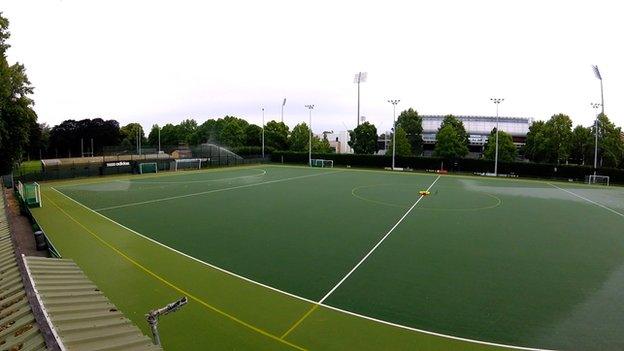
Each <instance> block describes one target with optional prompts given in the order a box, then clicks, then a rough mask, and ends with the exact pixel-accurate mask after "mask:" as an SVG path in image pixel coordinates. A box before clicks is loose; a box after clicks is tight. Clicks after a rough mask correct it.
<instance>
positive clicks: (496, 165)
mask: <svg viewBox="0 0 624 351" xmlns="http://www.w3.org/2000/svg"><path fill="white" fill-rule="evenodd" d="M490 100H491V101H492V102H493V103H495V104H496V151H495V152H494V176H495V177H498V105H500V103H501V102H503V101H505V99H500V98H491V99H490Z"/></svg>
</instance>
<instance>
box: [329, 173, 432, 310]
mask: <svg viewBox="0 0 624 351" xmlns="http://www.w3.org/2000/svg"><path fill="white" fill-rule="evenodd" d="M438 179H440V176H438V177H437V178H436V179H435V180H434V181H433V183H431V185H429V187H428V188H427V191H429V190H430V189H431V187H433V185H434V184H435V183H436V182H437V181H438ZM424 197H425V195H420V197H419V198H418V200H416V202H414V204H413V205H412V206H411V207H410V208H409V209H408V210H407V211H405V213H404V214H403V216H402V217H401V218H399V220H398V221H397V222H396V223H395V224H394V225H393V226H392V228H390V230H388V232H387V233H386V235H384V236H383V237H382V238H381V240H379V241H378V242H377V244H375V246H373V248H372V249H370V251H368V253H367V254H366V255H364V257H362V259H361V260H360V262H358V263H357V264H356V265H355V266H353V268H351V270H350V271H349V273H347V275H345V276H344V277H343V278H342V279H340V281H339V282H338V283H337V284H336V285H334V287H333V288H332V289H331V290H329V292H328V293H327V294H325V296H323V298H322V299H320V300H319V301H318V303H319V304H321V303H323V301H325V300H327V298H328V297H329V296H330V295H331V294H332V293H333V292H334V291H336V289H338V287H339V286H340V285H342V283H344V281H345V280H347V278H349V276H351V274H352V273H353V272H355V270H356V269H358V267H359V266H360V265H361V264H362V263H364V261H366V259H367V258H368V257H369V256H370V255H371V254H372V253H373V252H374V251H375V250H377V248H378V247H379V245H381V243H383V242H384V240H386V238H387V237H388V236H390V234H392V232H393V231H394V230H395V229H396V228H397V227H398V226H399V224H401V222H403V220H404V219H405V217H407V215H409V214H410V212H412V210H413V209H414V207H416V205H418V203H419V202H420V200H422V199H423V198H424Z"/></svg>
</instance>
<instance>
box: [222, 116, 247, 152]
mask: <svg viewBox="0 0 624 351" xmlns="http://www.w3.org/2000/svg"><path fill="white" fill-rule="evenodd" d="M223 120H224V121H223V123H224V125H223V128H222V129H221V132H220V133H219V142H220V143H221V144H223V145H226V146H229V147H239V146H243V145H244V144H245V128H246V127H247V125H248V123H247V121H245V120H244V119H240V118H236V117H229V116H226V117H225V118H224V119H223Z"/></svg>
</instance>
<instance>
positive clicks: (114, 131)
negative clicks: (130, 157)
mask: <svg viewBox="0 0 624 351" xmlns="http://www.w3.org/2000/svg"><path fill="white" fill-rule="evenodd" d="M91 139H93V146H94V149H95V150H93V152H94V154H100V153H102V152H104V148H105V147H107V146H117V145H119V143H120V141H121V130H120V128H119V123H118V122H117V121H115V120H103V119H101V118H94V119H83V120H80V121H76V120H73V119H68V120H65V121H63V122H62V123H61V124H58V125H56V126H54V127H53V128H52V129H51V130H50V133H49V146H48V152H49V154H50V155H54V157H68V156H70V155H71V156H81V155H80V151H81V148H80V144H81V140H82V144H83V150H82V151H85V152H88V151H89V150H90V148H91ZM133 140H135V141H136V137H135V138H133ZM126 143H127V144H129V145H132V148H135V147H136V143H134V144H132V143H130V142H129V141H127V142H126ZM132 148H131V149H132Z"/></svg>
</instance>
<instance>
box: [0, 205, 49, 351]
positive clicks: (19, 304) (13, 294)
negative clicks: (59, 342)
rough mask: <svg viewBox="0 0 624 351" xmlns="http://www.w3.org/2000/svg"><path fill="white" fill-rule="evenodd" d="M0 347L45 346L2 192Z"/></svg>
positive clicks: (28, 347)
mask: <svg viewBox="0 0 624 351" xmlns="http://www.w3.org/2000/svg"><path fill="white" fill-rule="evenodd" d="M0 347H1V348H2V350H22V351H23V350H31V351H36V350H46V344H45V340H44V338H43V335H42V333H41V330H40V329H39V326H38V325H37V322H36V319H35V315H34V313H33V310H32V308H31V305H30V304H29V300H28V297H27V296H26V288H25V286H24V283H23V281H22V275H21V273H20V269H19V266H18V261H17V256H16V255H15V247H14V246H13V241H12V240H11V234H10V228H9V223H8V220H7V214H6V212H5V209H4V198H3V196H0Z"/></svg>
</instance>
